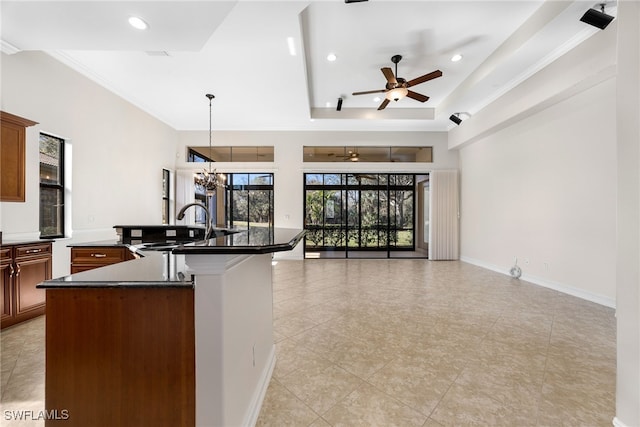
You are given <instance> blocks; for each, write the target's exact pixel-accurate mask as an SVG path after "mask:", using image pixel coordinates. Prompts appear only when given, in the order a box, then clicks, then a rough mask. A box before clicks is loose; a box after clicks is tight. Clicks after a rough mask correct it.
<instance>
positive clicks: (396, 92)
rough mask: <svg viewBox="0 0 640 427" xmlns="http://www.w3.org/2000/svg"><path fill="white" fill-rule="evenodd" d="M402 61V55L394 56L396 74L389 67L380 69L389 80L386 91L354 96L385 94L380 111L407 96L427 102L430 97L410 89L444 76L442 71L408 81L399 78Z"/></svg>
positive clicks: (368, 92) (372, 91) (392, 58)
mask: <svg viewBox="0 0 640 427" xmlns="http://www.w3.org/2000/svg"><path fill="white" fill-rule="evenodd" d="M401 59H402V55H393V56H392V57H391V62H393V63H394V64H396V72H395V74H394V73H393V71H392V70H391V68H389V67H384V68H381V69H380V71H382V74H384V77H385V78H386V79H387V84H386V85H385V88H384V89H380V90H368V91H365V92H354V93H353V95H367V94H371V93H384V94H385V99H384V101H382V104H380V106H379V107H378V110H384V108H385V107H386V106H387V105H388V104H389V102H390V101H398V100H400V99H402V98H404V97H405V96H408V97H409V98H411V99H415V100H416V101H420V102H426V101H427V100H428V99H429V97H428V96H426V95H422V94H421V93H417V92H414V91H412V90H409V88H410V87H412V86H416V85H419V84H420V83H424V82H427V81H429V80H433V79H435V78H438V77H440V76H442V71H440V70H435V71H432V72H430V73H428V74H425V75H424V76H420V77H416V78H415V79H413V80H409V81H406V80H405V79H403V78H402V77H398V62H400V60H401Z"/></svg>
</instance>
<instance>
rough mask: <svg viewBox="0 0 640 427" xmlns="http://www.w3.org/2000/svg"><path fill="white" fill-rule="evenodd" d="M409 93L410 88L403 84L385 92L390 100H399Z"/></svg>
mask: <svg viewBox="0 0 640 427" xmlns="http://www.w3.org/2000/svg"><path fill="white" fill-rule="evenodd" d="M408 93H409V89H407V88H406V87H402V86H401V87H397V88H395V89H391V90H390V91H388V92H387V93H386V94H385V98H387V99H388V100H389V101H398V100H400V99H402V98H404V97H405V96H407V94H408Z"/></svg>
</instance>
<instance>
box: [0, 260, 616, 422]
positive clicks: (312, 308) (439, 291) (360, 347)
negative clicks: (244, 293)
mask: <svg viewBox="0 0 640 427" xmlns="http://www.w3.org/2000/svg"><path fill="white" fill-rule="evenodd" d="M273 277H274V334H275V339H276V348H277V358H278V359H277V364H276V368H275V371H274V374H273V379H272V381H271V384H270V386H269V389H268V392H267V396H266V397H265V401H264V404H263V408H262V412H261V414H260V417H259V419H258V425H260V426H266V425H271V426H287V425H289V426H313V427H316V426H329V425H333V426H393V425H396V426H413V425H415V426H426V427H440V426H448V425H451V426H461V425H480V426H500V425H504V426H563V425H564V426H585V427H590V426H611V421H612V418H613V416H614V410H615V400H614V399H615V396H614V391H615V351H616V350H615V319H614V312H613V310H612V309H609V308H606V307H602V306H599V305H597V304H593V303H590V302H587V301H584V300H581V299H578V298H574V297H571V296H567V295H564V294H561V293H558V292H555V291H552V290H549V289H545V288H541V287H539V286H535V285H532V284H529V283H526V282H524V281H518V280H515V279H511V278H509V277H507V276H504V275H501V274H497V273H494V272H490V271H487V270H484V269H481V268H478V267H475V266H472V265H469V264H465V263H463V262H453V261H441V262H429V261H425V260H355V259H351V260H307V261H279V262H278V264H277V265H276V266H275V267H274V273H273ZM0 335H1V338H2V372H1V376H2V382H1V386H2V395H1V402H0V406H2V411H1V413H0V417H1V418H0V419H1V421H0V425H2V426H7V427H9V426H11V427H12V426H42V425H43V423H42V422H33V421H25V422H15V421H8V420H7V418H6V413H5V411H6V410H16V409H18V410H23V411H25V410H26V411H32V413H33V414H36V415H37V413H38V411H40V410H42V407H43V404H42V401H43V395H44V386H43V384H44V318H39V319H35V320H33V321H29V322H26V323H24V324H22V325H19V326H17V327H13V328H9V329H7V330H5V331H3V332H2V333H1V334H0Z"/></svg>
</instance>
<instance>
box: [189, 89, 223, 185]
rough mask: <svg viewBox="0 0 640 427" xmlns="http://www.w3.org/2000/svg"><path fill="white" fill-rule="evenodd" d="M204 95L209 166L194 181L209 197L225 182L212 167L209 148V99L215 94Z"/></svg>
mask: <svg viewBox="0 0 640 427" xmlns="http://www.w3.org/2000/svg"><path fill="white" fill-rule="evenodd" d="M206 97H207V98H209V168H208V169H207V168H205V169H204V170H203V171H202V172H199V173H196V174H195V183H196V185H199V186H201V187H203V188H204V191H205V193H206V195H207V196H209V197H211V196H213V195H214V194H216V189H217V188H218V187H222V188H224V186H225V184H224V181H225V178H226V177H225V176H224V175H223V174H218V173H216V170H215V169H212V165H211V163H212V161H211V158H212V149H211V100H212V99H213V98H215V96H213V95H211V94H210V93H208V94H206Z"/></svg>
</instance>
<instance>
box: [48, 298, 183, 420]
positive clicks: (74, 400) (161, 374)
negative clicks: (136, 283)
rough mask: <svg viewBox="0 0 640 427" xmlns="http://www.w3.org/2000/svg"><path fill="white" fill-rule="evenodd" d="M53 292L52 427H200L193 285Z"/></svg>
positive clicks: (50, 302)
mask: <svg viewBox="0 0 640 427" xmlns="http://www.w3.org/2000/svg"><path fill="white" fill-rule="evenodd" d="M46 292H47V324H46V340H47V342H46V348H47V352H46V370H45V372H46V373H45V375H46V381H45V384H46V385H45V408H46V410H47V411H57V413H58V414H63V411H65V412H64V414H66V418H65V417H61V418H65V419H58V420H55V419H51V420H46V421H45V426H47V427H51V426H57V425H60V426H63V427H75V426H78V427H86V426H91V427H114V426H118V427H146V426H149V427H165V426H166V427H194V426H195V327H194V292H193V288H192V287H127V286H122V287H102V288H101V287H94V288H90V287H86V288H83V287H75V288H74V287H71V288H55V289H54V288H49V289H47V290H46Z"/></svg>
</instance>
